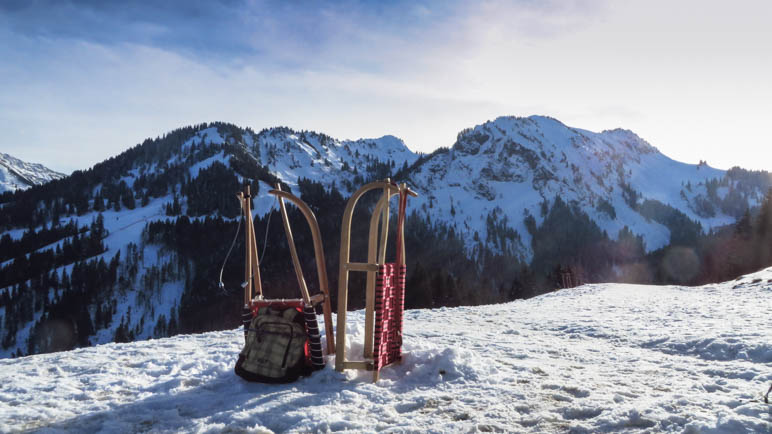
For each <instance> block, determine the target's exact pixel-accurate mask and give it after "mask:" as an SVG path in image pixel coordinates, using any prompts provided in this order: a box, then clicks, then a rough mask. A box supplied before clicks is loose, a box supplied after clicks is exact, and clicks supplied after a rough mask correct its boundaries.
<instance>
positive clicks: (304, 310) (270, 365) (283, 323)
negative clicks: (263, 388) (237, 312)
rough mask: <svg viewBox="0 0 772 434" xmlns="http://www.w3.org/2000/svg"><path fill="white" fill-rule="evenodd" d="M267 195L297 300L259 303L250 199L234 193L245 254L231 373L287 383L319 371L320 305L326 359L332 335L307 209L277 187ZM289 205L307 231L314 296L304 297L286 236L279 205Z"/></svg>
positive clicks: (317, 241)
mask: <svg viewBox="0 0 772 434" xmlns="http://www.w3.org/2000/svg"><path fill="white" fill-rule="evenodd" d="M269 194H272V195H274V196H276V198H277V200H278V202H279V209H280V211H281V216H282V221H283V223H284V231H285V234H286V236H287V243H288V245H289V249H290V254H291V256H292V265H293V268H294V270H295V276H296V278H297V281H298V286H299V287H300V293H301V298H300V299H290V300H286V299H279V300H268V299H265V298H263V288H262V283H261V280H260V269H259V259H258V255H257V242H256V240H255V228H254V223H253V221H252V211H251V209H252V203H251V202H252V197H251V195H250V189H249V185H245V187H244V191H243V192H241V193H239V195H238V196H239V200H240V202H241V210H242V215H243V218H244V221H245V229H244V231H245V237H246V255H245V266H244V270H245V275H244V283H243V284H242V286H243V287H244V309H243V312H242V323H243V325H244V340H245V347H244V350H242V352H241V354H240V356H239V360H238V362H237V363H236V373H237V374H239V375H240V376H242V377H243V378H245V379H247V380H250V381H261V382H289V381H294V380H295V379H297V378H298V376H300V375H303V374H306V373H308V371H310V369H307V368H308V367H311V368H313V369H314V370H315V369H322V368H323V367H324V358H323V351H322V345H321V336H320V334H319V325H318V323H317V320H316V311H315V308H316V306H318V305H319V304H321V305H322V311H323V314H324V323H325V332H326V336H327V353H328V354H332V353H333V351H334V348H335V338H334V337H333V332H332V307H331V304H330V296H329V289H328V280H327V268H326V266H325V260H324V249H323V246H322V238H321V235H320V232H319V225H318V223H317V221H316V216H315V215H314V213H313V211H311V209H310V208H309V207H308V205H307V204H306V203H305V202H303V201H302V200H300V199H299V198H298V197H296V196H294V195H293V194H292V193H289V192H286V191H282V190H281V186H280V185H277V186H276V189H275V190H271V191H269ZM285 199H286V200H288V201H290V202H292V203H293V204H295V205H296V206H297V207H298V209H299V210H300V212H301V213H302V214H303V216H304V217H305V218H306V221H307V222H308V225H309V227H310V229H311V236H312V239H313V243H314V253H315V257H316V269H317V274H318V277H319V289H320V291H321V292H320V293H319V294H316V295H313V296H311V295H310V294H309V292H308V287H307V285H306V281H305V278H304V277H303V270H302V268H301V266H300V260H299V258H298V254H297V249H296V247H295V242H294V239H293V236H292V228H291V227H290V223H289V218H288V216H287V208H286V205H285V203H284V200H285Z"/></svg>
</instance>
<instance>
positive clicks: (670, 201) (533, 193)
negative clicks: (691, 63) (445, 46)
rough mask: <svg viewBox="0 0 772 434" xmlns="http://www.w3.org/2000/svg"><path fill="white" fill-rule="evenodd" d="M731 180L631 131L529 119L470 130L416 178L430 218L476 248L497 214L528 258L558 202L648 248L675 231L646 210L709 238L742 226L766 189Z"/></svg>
mask: <svg viewBox="0 0 772 434" xmlns="http://www.w3.org/2000/svg"><path fill="white" fill-rule="evenodd" d="M725 175H726V172H725V171H723V170H718V169H714V168H711V167H709V166H707V165H706V164H700V165H692V164H685V163H681V162H678V161H674V160H672V159H670V158H668V157H667V156H665V155H664V154H662V153H661V152H659V151H658V150H657V148H655V147H653V146H652V145H650V144H649V143H647V142H646V141H645V140H643V139H641V138H640V137H638V136H637V135H635V134H634V133H633V132H631V131H628V130H622V129H616V130H611V131H603V132H601V133H594V132H591V131H587V130H582V129H578V128H572V127H569V126H566V125H564V124H563V123H561V122H560V121H558V120H555V119H552V118H548V117H543V116H531V117H527V118H517V117H500V118H498V119H496V120H494V121H490V122H486V123H484V124H482V125H478V126H476V127H474V128H472V129H468V130H464V131H462V132H461V133H460V134H459V135H458V140H457V141H456V143H455V144H454V145H453V146H452V147H451V148H450V149H447V150H441V151H438V152H436V153H434V154H433V155H432V156H430V157H429V158H428V159H425V160H424V161H422V162H421V164H420V165H418V166H417V167H416V168H414V169H413V170H412V171H411V172H410V174H409V177H410V179H411V181H412V182H413V183H414V184H415V186H416V188H417V189H418V190H419V191H422V192H425V194H424V195H422V196H421V197H419V198H418V199H416V203H417V204H418V206H420V207H421V209H422V212H423V213H424V214H425V215H430V216H432V217H433V218H441V219H446V220H450V222H452V224H453V225H454V226H455V228H456V233H457V234H460V235H462V236H463V237H464V238H465V239H466V240H467V242H468V245H470V246H471V245H474V243H473V242H472V241H473V240H474V239H486V238H488V237H487V228H488V225H487V221H486V218H487V217H488V216H489V215H493V216H494V217H496V218H497V219H499V220H502V219H506V223H507V224H508V225H509V226H510V227H511V228H512V229H514V230H515V231H517V236H515V237H512V239H511V244H510V245H509V246H506V247H507V248H509V249H511V250H512V251H514V252H516V253H518V254H521V255H522V257H523V258H524V259H526V260H530V258H531V257H532V255H533V248H532V245H531V234H530V231H529V230H528V227H527V226H528V224H527V220H528V218H529V217H533V219H534V220H535V224H536V226H540V225H541V223H542V220H543V219H544V217H545V214H546V212H547V210H548V208H549V207H550V206H551V204H552V203H553V202H554V200H555V198H556V197H560V198H561V199H562V200H563V201H564V202H567V203H570V204H572V205H575V206H576V207H578V209H579V210H581V211H582V212H583V213H585V214H587V215H588V216H589V217H590V219H591V220H592V221H594V222H595V223H596V224H597V225H598V226H599V227H600V228H601V229H602V230H604V231H606V232H607V233H608V235H609V237H611V238H612V239H616V238H617V236H618V234H619V231H620V230H622V229H623V228H624V227H625V226H627V227H628V228H629V229H630V230H631V231H632V232H633V233H634V234H636V235H641V236H642V237H643V240H644V242H645V247H646V249H647V250H648V251H651V250H655V249H658V248H661V247H663V246H666V245H668V244H669V243H670V241H671V230H670V228H668V226H667V225H666V224H664V222H662V221H658V219H657V217H656V215H652V214H653V213H647V212H646V211H647V208H651V207H650V206H649V207H647V206H643V205H650V204H664V205H666V206H669V207H672V208H674V209H675V210H678V211H679V212H681V213H683V214H684V215H685V216H686V217H687V218H689V219H690V220H693V221H694V222H697V223H699V224H700V225H701V226H702V230H703V231H709V230H710V229H712V228H716V227H720V226H724V225H727V224H730V223H734V222H735V221H736V220H737V218H738V217H739V216H740V215H741V214H742V212H743V211H745V209H746V207H748V206H751V207H753V206H756V205H758V203H759V202H760V200H761V199H762V198H763V195H764V193H765V192H766V191H764V190H761V189H756V190H752V189H751V190H747V189H743V188H742V186H741V185H739V184H741V182H740V181H737V180H732V179H729V178H726V176H725ZM647 201H649V202H648V203H647ZM475 234H476V235H475Z"/></svg>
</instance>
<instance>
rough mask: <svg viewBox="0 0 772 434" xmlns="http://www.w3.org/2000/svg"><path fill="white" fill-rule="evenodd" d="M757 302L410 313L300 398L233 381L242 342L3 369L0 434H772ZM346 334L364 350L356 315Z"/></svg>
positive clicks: (763, 276) (697, 298)
mask: <svg viewBox="0 0 772 434" xmlns="http://www.w3.org/2000/svg"><path fill="white" fill-rule="evenodd" d="M407 290H408V291H417V290H420V288H408V289H407ZM770 299H772V269H767V270H764V271H762V272H759V273H756V274H753V275H748V276H745V277H743V278H741V279H738V280H736V281H733V282H728V283H723V284H715V285H707V286H703V287H678V286H642V285H623V284H594V285H586V286H582V287H578V288H573V289H566V290H561V291H558V292H555V293H551V294H546V295H543V296H539V297H535V298H532V299H529V300H518V301H515V302H511V303H506V304H499V305H489V306H478V307H458V308H443V309H436V310H429V309H426V310H411V311H407V312H406V314H405V329H404V330H405V332H404V344H403V349H404V354H405V356H404V361H403V363H402V364H400V365H397V366H394V367H389V368H384V369H383V370H382V374H381V379H380V380H379V381H378V382H377V383H375V384H373V383H372V382H371V379H372V376H371V375H370V374H369V373H367V372H365V371H351V370H349V371H346V372H344V373H338V372H335V371H334V370H333V366H334V357H335V356H334V355H329V356H327V358H326V360H327V367H326V369H324V370H322V371H318V372H315V373H314V374H313V375H312V376H310V377H308V378H303V379H301V380H299V381H298V382H296V383H292V384H288V385H266V384H258V383H247V382H245V381H244V380H242V379H241V378H240V377H238V376H236V375H235V374H234V372H233V366H234V363H235V360H236V358H237V355H238V352H239V351H240V350H241V347H242V345H243V334H242V332H241V330H238V329H236V330H229V331H220V332H212V333H204V334H195V335H180V336H176V337H172V338H166V339H158V340H151V341H145V342H136V343H130V344H106V345H100V346H97V347H93V348H83V349H78V350H74V351H69V352H61V353H56V354H44V355H36V356H30V357H23V358H18V359H11V360H0V383H1V384H3V387H2V388H0V431H3V432H16V431H24V432H37V431H41V432H84V431H86V432H147V431H151V432H193V431H195V432H222V431H239V432H240V431H249V432H324V431H354V432H381V431H389V430H391V431H397V432H402V431H420V432H477V431H481V432H539V433H553V432H717V433H741V432H755V433H762V432H772V420H770V418H769V405H768V404H764V402H763V398H762V395H763V394H764V393H765V392H766V391H767V388H769V386H770V383H772V369H770V365H771V364H772V329H770V328H769V327H764V326H763V325H764V324H768V323H769V318H770V317H772V305H771V304H770V303H769V300H770ZM320 324H323V321H320ZM347 331H348V336H349V339H348V340H347V343H349V348H348V349H347V351H349V352H350V353H351V352H357V351H359V352H361V351H362V339H363V335H364V315H363V312H362V311H357V312H352V313H351V314H349V316H348V322H347ZM322 336H323V337H324V336H325V335H324V333H322Z"/></svg>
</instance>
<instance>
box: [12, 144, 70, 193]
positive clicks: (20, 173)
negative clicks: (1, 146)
mask: <svg viewBox="0 0 772 434" xmlns="http://www.w3.org/2000/svg"><path fill="white" fill-rule="evenodd" d="M64 177H65V175H64V174H63V173H59V172H54V171H53V170H51V169H49V168H47V167H45V166H43V165H42V164H37V163H25V162H24V161H21V160H19V159H18V158H14V157H12V156H10V155H8V154H4V153H2V152H0V194H2V193H3V192H6V191H16V190H25V189H27V188H30V187H31V186H33V185H40V184H45V183H46V182H49V181H52V180H54V179H61V178H64Z"/></svg>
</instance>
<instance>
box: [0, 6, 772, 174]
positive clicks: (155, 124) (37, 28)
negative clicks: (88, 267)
mask: <svg viewBox="0 0 772 434" xmlns="http://www.w3.org/2000/svg"><path fill="white" fill-rule="evenodd" d="M655 3H656V1H655ZM700 4H702V3H700ZM668 7H670V6H668V4H667V2H664V3H661V4H658V6H656V7H655V6H650V5H649V3H648V2H630V3H629V4H625V5H621V4H620V3H618V2H607V1H601V0H598V1H592V0H574V1H557V0H550V1H536V0H521V1H497V0H488V1H482V2H466V1H439V0H437V1H397V2H379V1H354V0H349V1H343V2H321V1H292V2H287V1H269V0H213V1H202V0H189V1H182V0H175V1H165V2H139V1H124V2H101V1H93V2H88V1H67V0H61V1H51V0H34V1H18V2H8V1H6V2H0V59H2V61H0V82H2V83H3V84H4V89H3V92H0V130H2V131H4V132H5V134H4V136H3V137H0V148H3V151H5V152H10V153H11V154H14V155H16V156H18V157H20V158H25V159H29V160H33V161H41V162H44V163H47V164H49V165H51V166H52V167H53V168H55V169H59V170H72V169H75V168H85V167H88V166H90V165H92V164H94V163H96V162H98V161H100V160H102V159H104V158H107V157H109V156H111V155H115V154H116V153H118V152H120V151H122V150H124V149H126V148H127V147H128V146H131V145H132V144H133V143H137V142H140V141H141V140H142V139H144V138H145V137H148V136H154V135H158V134H163V133H164V132H166V131H169V130H170V129H173V128H176V127H178V126H181V125H187V124H192V123H198V122H204V121H212V120H224V121H228V122H234V123H237V124H240V125H244V126H251V127H253V128H255V129H261V128H264V127H270V126H276V125H288V126H291V127H295V128H307V129H316V130H321V131H324V132H326V133H328V134H330V135H332V136H336V137H341V138H358V137H361V136H378V135H383V134H395V135H398V136H400V137H402V138H403V139H405V140H406V142H407V143H408V145H409V146H411V147H413V148H414V149H418V150H422V151H431V150H432V149H433V148H436V147H437V146H449V145H451V144H452V143H453V141H454V139H455V136H456V133H457V132H458V131H459V130H461V129H463V128H466V127H470V126H472V125H474V124H476V123H480V122H483V121H485V120H486V119H492V118H495V117H497V116H499V115H509V114H515V115H530V114H534V113H536V114H547V115H551V116H554V117H557V118H559V119H561V120H562V121H564V122H566V123H568V124H572V125H575V126H578V127H583V128H591V129H597V130H601V129H606V128H614V127H625V128H630V129H633V130H635V131H636V132H637V133H639V134H640V135H641V136H643V137H644V138H646V139H648V140H649V141H651V142H652V143H653V144H655V145H656V146H658V147H659V148H660V149H663V150H665V149H668V146H667V145H668V143H673V144H680V143H683V145H684V146H687V147H688V145H689V144H690V143H693V140H697V139H695V138H693V137H691V135H692V134H696V133H695V131H697V130H699V127H698V126H699V124H700V122H703V121H704V118H705V117H721V116H724V117H726V118H727V122H726V123H712V125H711V127H712V128H713V129H714V130H713V134H712V136H716V137H717V136H719V132H720V137H722V138H724V139H725V140H726V139H731V138H732V137H734V136H733V134H735V131H736V130H742V131H743V136H742V137H743V138H747V137H753V136H754V135H755V134H757V133H758V132H759V131H760V129H761V127H755V126H754V125H755V123H756V121H757V119H759V118H760V116H758V115H757V114H758V113H769V110H767V109H768V108H769V102H768V101H770V100H772V94H770V92H772V90H771V89H770V86H769V80H766V79H765V78H764V77H766V76H768V75H769V74H768V73H772V71H770V64H769V62H768V59H769V57H768V56H767V57H764V56H758V55H753V53H758V52H762V51H760V50H759V49H760V48H762V46H761V45H760V43H759V42H754V41H763V40H764V38H763V36H764V35H768V33H769V32H768V30H767V27H766V25H765V24H764V23H756V22H752V23H750V24H749V22H748V21H749V20H748V19H746V18H744V17H745V16H746V15H742V14H740V13H739V12H737V11H734V12H733V14H734V15H732V14H727V13H726V12H725V11H724V10H723V9H722V7H720V5H719V4H718V3H715V4H711V5H708V6H705V7H703V8H702V9H701V10H703V11H705V13H706V14H708V15H709V17H708V18H710V19H707V18H705V17H702V16H693V17H692V19H691V21H690V22H684V21H682V20H680V18H678V17H670V16H666V14H665V15H663V14H662V13H661V11H662V10H664V9H666V8H668ZM679 7H681V8H682V9H684V10H688V9H689V7H690V6H689V5H686V6H679ZM708 12H709V13H708ZM746 14H747V12H746ZM730 15H731V16H730ZM748 16H749V15H748ZM762 16H764V14H761V13H757V14H754V17H762ZM676 18H678V19H676ZM722 22H732V23H734V24H733V25H735V24H736V26H737V28H741V29H742V30H743V32H746V31H747V32H751V31H752V32H755V33H752V34H750V35H751V36H752V37H743V36H742V34H743V33H742V32H734V33H733V32H729V31H728V30H727V29H724V30H725V33H724V34H718V35H714V34H711V33H710V32H709V31H708V30H710V29H715V28H718V27H717V24H716V23H719V24H720V23H722ZM743 24H744V26H743ZM653 28H656V29H657V31H656V32H652V29H653ZM689 29H692V30H695V29H696V31H694V32H690V30H689ZM726 47H738V49H736V50H735V49H732V50H727V49H726ZM765 59H766V60H765ZM738 74H739V75H738ZM739 76H742V79H738V77H739ZM705 89H710V92H705ZM705 95H712V96H713V97H716V96H720V97H721V98H722V102H724V101H725V102H729V103H732V104H733V105H732V106H731V107H732V110H731V111H726V110H724V107H720V108H714V109H710V107H711V104H710V103H706V96H705ZM698 98H702V102H700V101H699V100H698ZM743 106H745V107H748V110H745V111H743V108H742V107H743ZM765 110H766V111H765ZM743 113H745V114H743ZM762 123H763V122H762ZM679 125H688V126H689V128H686V129H684V128H681V129H680V130H679ZM730 125H731V128H730ZM759 125H761V123H760V124H759ZM722 128H723V130H720V129H722ZM710 136H711V134H709V133H707V132H706V133H702V134H701V135H700V140H701V141H702V142H704V143H706V144H707V143H710V142H711V140H712V143H714V145H715V146H720V143H718V142H717V141H716V140H713V139H711V137H710ZM706 146H707V145H706ZM81 148H82V149H83V151H82V152H81V151H79V149H81ZM79 152H80V153H79ZM689 152H691V151H689ZM684 155H687V156H686V157H684ZM688 155H691V154H688V153H685V154H681V155H674V156H677V157H680V158H682V159H686V160H690V159H691V160H694V161H697V159H704V158H708V159H710V161H711V162H713V161H716V160H718V159H720V158H718V157H715V156H711V155H699V156H698V157H697V156H694V157H688ZM715 155H718V154H715Z"/></svg>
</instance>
